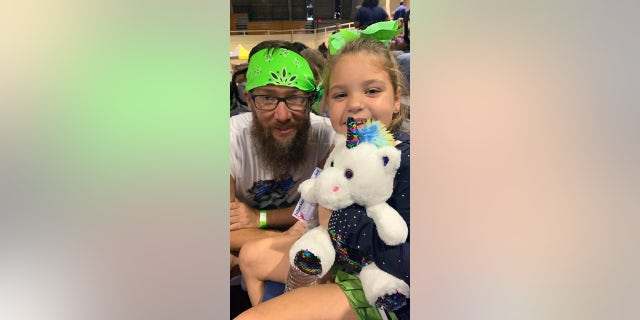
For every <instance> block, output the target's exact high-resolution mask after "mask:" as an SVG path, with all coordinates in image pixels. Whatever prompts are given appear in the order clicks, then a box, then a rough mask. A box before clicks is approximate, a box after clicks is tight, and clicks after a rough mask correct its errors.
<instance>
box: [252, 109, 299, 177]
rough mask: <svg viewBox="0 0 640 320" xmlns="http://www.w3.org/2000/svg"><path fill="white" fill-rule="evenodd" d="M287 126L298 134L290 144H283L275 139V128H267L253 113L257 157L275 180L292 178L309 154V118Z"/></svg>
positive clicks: (253, 133) (293, 121)
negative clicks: (292, 174)
mask: <svg viewBox="0 0 640 320" xmlns="http://www.w3.org/2000/svg"><path fill="white" fill-rule="evenodd" d="M290 121H291V122H290V123H289V124H287V125H290V126H292V127H293V128H294V129H295V130H296V134H295V136H294V137H293V139H291V140H290V141H288V142H281V141H279V140H276V138H274V137H273V130H275V128H274V127H265V126H263V125H262V123H260V121H259V120H258V117H257V115H256V114H255V112H253V125H252V126H251V137H252V138H253V147H254V149H255V150H256V153H257V154H256V157H257V158H258V160H259V162H260V164H261V165H262V166H263V167H264V168H266V169H267V170H268V171H269V172H271V174H273V177H274V178H275V179H278V178H283V177H286V176H290V173H291V172H293V171H295V170H296V169H297V168H299V167H300V166H301V165H302V164H303V162H304V160H305V158H306V157H307V153H308V144H307V140H308V138H309V129H310V128H311V122H310V121H309V118H308V117H307V118H305V119H304V120H302V122H300V121H295V120H290Z"/></svg>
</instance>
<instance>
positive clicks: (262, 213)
mask: <svg viewBox="0 0 640 320" xmlns="http://www.w3.org/2000/svg"><path fill="white" fill-rule="evenodd" d="M266 227H267V210H260V229H264V228H266Z"/></svg>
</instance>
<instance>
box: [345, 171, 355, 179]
mask: <svg viewBox="0 0 640 320" xmlns="http://www.w3.org/2000/svg"><path fill="white" fill-rule="evenodd" d="M344 177H345V178H347V179H349V180H351V178H353V171H351V169H347V170H344Z"/></svg>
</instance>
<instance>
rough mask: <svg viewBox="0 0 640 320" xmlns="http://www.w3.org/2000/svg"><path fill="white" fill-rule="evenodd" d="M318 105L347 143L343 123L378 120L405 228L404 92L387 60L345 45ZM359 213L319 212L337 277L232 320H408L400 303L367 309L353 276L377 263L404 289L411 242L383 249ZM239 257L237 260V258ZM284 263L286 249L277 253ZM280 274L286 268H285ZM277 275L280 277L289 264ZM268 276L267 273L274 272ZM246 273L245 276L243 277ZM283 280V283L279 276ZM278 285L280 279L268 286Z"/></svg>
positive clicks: (382, 51)
mask: <svg viewBox="0 0 640 320" xmlns="http://www.w3.org/2000/svg"><path fill="white" fill-rule="evenodd" d="M324 83H325V84H326V86H325V92H324V97H325V99H326V101H327V103H328V106H329V118H330V120H331V124H332V126H333V128H334V130H335V131H336V132H337V133H339V134H343V135H346V132H347V126H346V121H347V118H348V117H353V118H355V120H356V121H358V122H362V121H364V120H366V119H374V120H380V121H381V122H382V123H383V124H384V125H385V126H386V127H387V128H388V129H389V131H391V132H392V133H393V134H394V137H395V139H396V142H397V145H396V148H398V149H399V150H400V151H401V152H402V162H401V165H400V168H399V169H398V171H397V174H396V177H395V181H394V190H393V194H392V195H391V198H389V200H388V201H387V203H388V204H389V205H391V206H392V207H393V208H394V209H396V211H398V212H399V213H400V215H401V216H402V217H403V218H404V220H405V221H406V223H407V225H408V226H409V225H410V220H409V135H408V134H407V133H406V132H404V131H403V127H402V125H403V120H404V119H405V117H406V114H407V110H405V109H404V108H403V107H402V106H401V104H400V96H401V94H402V93H403V92H404V91H403V90H405V88H404V78H403V76H402V73H401V71H400V70H399V68H398V65H397V62H396V60H395V58H394V57H393V55H392V54H391V52H390V51H389V50H388V49H387V48H386V47H384V45H383V44H382V43H380V42H379V41H377V40H366V39H358V40H354V41H350V42H347V43H346V44H345V45H344V46H343V47H342V48H341V49H340V51H338V52H337V53H336V54H335V55H334V56H333V57H331V59H330V61H329V64H328V65H327V67H326V69H325V74H324ZM362 209H363V208H362V207H360V206H358V205H352V206H350V207H347V208H345V209H342V210H337V211H334V212H330V211H327V210H326V209H324V210H322V209H321V210H319V220H320V224H321V225H323V226H324V227H325V228H327V230H328V231H329V233H330V234H331V240H332V242H333V244H334V246H335V247H336V249H337V250H336V252H337V256H336V264H338V269H339V271H338V272H337V274H336V277H335V282H332V283H325V284H319V285H315V286H310V287H303V288H297V289H294V290H292V291H289V292H287V293H285V294H283V295H280V296H278V297H276V298H273V299H271V300H269V301H266V302H263V303H260V304H257V305H255V306H254V307H252V308H251V309H249V310H247V311H246V312H244V313H243V314H241V315H240V316H239V317H238V318H236V319H384V317H386V318H388V319H392V318H393V316H394V315H395V317H397V318H398V319H409V300H408V299H407V300H406V301H405V300H404V299H402V297H401V299H399V300H397V301H390V302H391V303H392V304H393V303H394V302H399V303H398V306H401V307H400V308H399V309H397V310H395V311H394V315H391V314H389V313H387V312H385V313H386V314H385V316H384V317H383V316H382V315H381V314H380V312H379V311H378V309H376V308H375V307H372V306H369V304H368V303H367V301H366V299H364V293H363V292H362V286H361V284H360V282H359V280H358V279H357V277H354V276H353V275H354V274H357V273H358V272H359V271H360V268H361V267H362V265H361V264H360V265H359V264H358V263H353V262H357V261H361V262H365V263H366V262H371V261H372V262H375V263H376V265H377V266H379V267H380V269H382V270H384V271H386V272H388V273H390V274H392V275H394V276H395V277H397V278H400V279H403V280H404V281H406V283H407V284H409V283H410V277H409V239H410V237H407V241H406V242H405V243H403V244H401V245H398V246H387V245H385V244H384V242H383V241H382V240H381V239H380V238H379V237H378V234H377V231H376V226H375V224H374V222H373V220H372V219H371V218H369V217H368V216H367V215H365V214H362V213H356V212H357V211H361V210H362ZM241 255H242V253H241ZM282 258H283V260H284V261H288V249H287V250H285V252H283V253H282ZM283 266H284V267H283ZM280 268H286V270H281V271H280V274H281V275H282V274H284V275H286V272H287V271H288V268H289V266H288V263H286V264H282V265H281V267H280ZM272 271H273V270H272ZM243 272H244V270H243ZM280 278H282V276H280ZM271 280H279V281H284V280H285V279H271Z"/></svg>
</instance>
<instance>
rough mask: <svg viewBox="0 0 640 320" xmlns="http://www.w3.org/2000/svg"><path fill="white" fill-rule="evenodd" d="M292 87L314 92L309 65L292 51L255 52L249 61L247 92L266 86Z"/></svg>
mask: <svg viewBox="0 0 640 320" xmlns="http://www.w3.org/2000/svg"><path fill="white" fill-rule="evenodd" d="M269 84H271V85H277V86H285V87H294V88H298V89H300V90H302V91H314V90H315V89H316V83H315V79H314V78H313V72H312V71H311V67H309V63H308V62H307V60H305V58H304V57H302V56H301V55H299V54H297V53H296V52H294V51H291V50H287V49H284V48H277V49H273V48H267V49H262V50H260V51H258V52H256V53H255V54H254V55H253V56H251V59H250V60H249V68H248V69H247V87H246V90H247V91H251V90H252V89H254V88H256V87H262V86H266V85H269Z"/></svg>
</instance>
